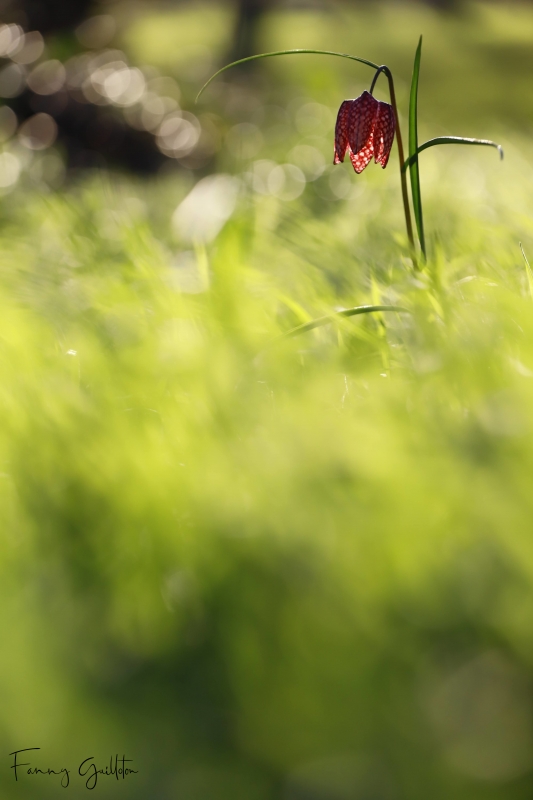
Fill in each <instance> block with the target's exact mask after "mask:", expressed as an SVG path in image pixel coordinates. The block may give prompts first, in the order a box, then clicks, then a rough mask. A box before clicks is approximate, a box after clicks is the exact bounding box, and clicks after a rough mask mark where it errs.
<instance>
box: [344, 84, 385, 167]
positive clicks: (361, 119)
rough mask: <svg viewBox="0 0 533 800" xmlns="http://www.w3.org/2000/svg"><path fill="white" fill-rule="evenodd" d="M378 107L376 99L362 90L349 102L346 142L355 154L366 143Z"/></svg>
mask: <svg viewBox="0 0 533 800" xmlns="http://www.w3.org/2000/svg"><path fill="white" fill-rule="evenodd" d="M378 107H379V103H378V101H377V100H376V98H375V97H372V95H371V94H370V92H363V94H362V95H360V96H359V97H358V98H357V99H356V100H353V101H352V103H351V106H350V110H349V118H348V144H349V145H350V148H351V150H352V153H354V154H355V155H357V153H358V152H359V151H360V150H361V149H363V148H364V147H365V145H367V143H368V139H369V137H370V134H371V133H372V130H373V128H374V121H375V118H376V114H377V110H378ZM352 163H353V161H352ZM367 163H368V162H367Z"/></svg>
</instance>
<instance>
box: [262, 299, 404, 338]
mask: <svg viewBox="0 0 533 800" xmlns="http://www.w3.org/2000/svg"><path fill="white" fill-rule="evenodd" d="M377 311H397V312H399V313H402V314H410V313H411V312H410V311H409V309H407V308H403V307H402V306H378V305H375V306H355V308H346V309H344V310H343V311H336V312H335V313H334V314H326V315H325V316H324V317H318V318H317V319H313V320H311V322H305V323H304V324H303V325H298V326H297V327H296V328H291V330H289V331H287V332H286V333H282V334H281V335H280V336H278V337H277V338H276V339H274V342H272V343H271V344H274V343H276V342H279V341H280V340H281V339H290V338H292V337H293V336H299V335H300V334H301V333H307V331H312V330H313V328H319V327H321V326H322V325H329V324H330V323H332V322H334V321H335V320H336V319H339V317H355V316H359V314H372V313H375V312H377Z"/></svg>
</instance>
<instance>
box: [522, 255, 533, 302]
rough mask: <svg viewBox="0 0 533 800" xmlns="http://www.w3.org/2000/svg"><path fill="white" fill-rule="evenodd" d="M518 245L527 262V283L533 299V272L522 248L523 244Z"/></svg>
mask: <svg viewBox="0 0 533 800" xmlns="http://www.w3.org/2000/svg"><path fill="white" fill-rule="evenodd" d="M518 244H519V245H520V250H521V251H522V255H523V256H524V261H525V262H526V274H527V282H528V284H529V293H530V295H531V297H533V271H532V269H531V267H530V266H529V261H528V260H527V256H526V254H525V251H524V248H523V247H522V242H518Z"/></svg>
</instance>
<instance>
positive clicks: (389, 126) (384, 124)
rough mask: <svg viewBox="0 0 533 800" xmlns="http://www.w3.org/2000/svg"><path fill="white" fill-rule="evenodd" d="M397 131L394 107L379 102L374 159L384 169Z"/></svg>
mask: <svg viewBox="0 0 533 800" xmlns="http://www.w3.org/2000/svg"><path fill="white" fill-rule="evenodd" d="M395 131H396V118H395V116H394V109H393V108H392V106H390V105H389V104H388V103H378V113H377V115H376V124H375V127H374V160H375V162H376V164H381V166H382V167H383V169H385V167H386V166H387V162H388V160H389V156H390V151H391V148H392V143H393V141H394V133H395Z"/></svg>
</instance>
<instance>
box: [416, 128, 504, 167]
mask: <svg viewBox="0 0 533 800" xmlns="http://www.w3.org/2000/svg"><path fill="white" fill-rule="evenodd" d="M437 144H474V145H482V146H485V147H495V148H496V149H497V150H498V152H499V154H500V159H503V147H502V146H501V144H498V143H497V142H493V141H491V140H490V139H467V138H464V137H462V136H438V137H437V138H436V139H429V141H427V142H424V144H421V145H420V147H418V148H417V150H416V153H414V155H410V156H409V158H407V159H406V160H405V161H404V163H403V166H402V170H403V171H404V172H405V171H406V169H407V168H408V167H410V166H411V164H413V163H414V162H415V160H416V159H417V158H418V154H419V153H421V152H422V151H423V150H427V149H428V147H434V146H435V145H437Z"/></svg>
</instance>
